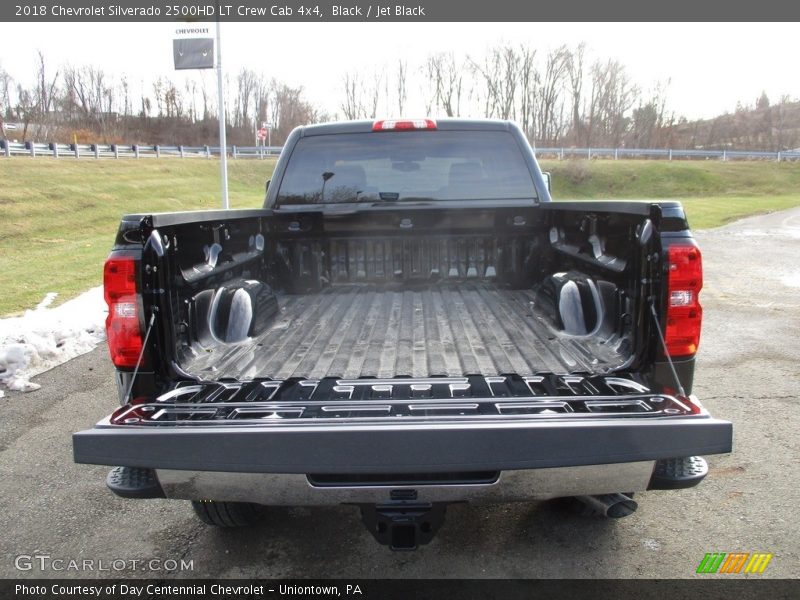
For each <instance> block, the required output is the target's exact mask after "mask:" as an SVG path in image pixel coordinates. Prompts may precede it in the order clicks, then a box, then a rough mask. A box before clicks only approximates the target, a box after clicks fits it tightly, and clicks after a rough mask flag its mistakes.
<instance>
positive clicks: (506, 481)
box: [156, 461, 655, 506]
mask: <svg viewBox="0 0 800 600" xmlns="http://www.w3.org/2000/svg"><path fill="white" fill-rule="evenodd" d="M654 464H655V463H654V462H652V461H642V462H634V463H623V464H613V465H590V466H582V467H561V468H552V469H523V470H517V471H502V472H500V473H498V474H497V478H496V479H495V480H493V481H487V482H483V483H473V484H465V483H451V484H428V483H402V484H391V485H390V484H381V485H347V484H342V485H325V486H317V485H314V484H312V483H311V481H310V480H309V478H308V477H307V476H305V475H297V474H288V473H220V472H213V471H176V470H158V471H157V472H156V473H157V477H158V480H159V482H160V484H161V490H163V495H161V496H159V497H166V498H175V499H183V500H216V501H226V502H254V503H256V504H264V505H279V506H324V505H336V504H387V503H393V502H397V501H398V500H408V501H411V502H415V503H422V504H433V503H440V502H441V503H449V502H472V503H479V502H517V501H530V500H548V499H550V498H560V497H565V496H584V495H586V496H589V495H596V494H611V493H616V492H620V491H624V492H638V491H643V490H645V489H647V488H648V486H649V482H650V481H651V477H652V473H653V466H654Z"/></svg>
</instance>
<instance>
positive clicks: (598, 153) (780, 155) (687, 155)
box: [534, 148, 800, 162]
mask: <svg viewBox="0 0 800 600" xmlns="http://www.w3.org/2000/svg"><path fill="white" fill-rule="evenodd" d="M534 150H535V151H536V155H537V156H540V157H541V156H551V157H555V158H559V159H564V158H588V159H592V158H611V159H614V160H619V159H622V158H647V159H661V160H673V159H674V160H685V159H692V158H702V159H716V160H774V161H778V162H780V161H782V160H799V159H800V151H798V150H785V151H781V152H765V151H761V150H674V149H669V148H534Z"/></svg>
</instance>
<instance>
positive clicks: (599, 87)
mask: <svg viewBox="0 0 800 600" xmlns="http://www.w3.org/2000/svg"><path fill="white" fill-rule="evenodd" d="M638 94H639V90H638V88H637V87H636V86H634V85H633V84H632V83H631V81H630V79H629V78H628V74H627V73H626V72H625V67H624V66H623V65H622V64H621V63H619V62H617V61H615V60H608V61H606V62H600V61H598V62H595V63H594V65H592V91H591V98H590V101H589V114H588V115H587V117H588V123H587V127H586V142H585V143H586V145H587V146H591V145H592V144H596V143H601V144H609V145H613V146H615V147H616V146H618V145H619V144H620V142H621V141H622V137H623V134H624V133H625V131H626V129H627V127H628V122H629V117H628V116H627V115H628V113H629V111H630V110H631V108H632V107H633V105H634V103H635V101H636V99H637V98H638Z"/></svg>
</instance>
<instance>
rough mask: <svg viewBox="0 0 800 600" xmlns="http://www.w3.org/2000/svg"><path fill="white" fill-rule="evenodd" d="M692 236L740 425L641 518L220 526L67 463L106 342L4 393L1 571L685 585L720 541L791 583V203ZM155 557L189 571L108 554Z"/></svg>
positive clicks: (707, 385)
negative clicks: (428, 540) (384, 540)
mask: <svg viewBox="0 0 800 600" xmlns="http://www.w3.org/2000/svg"><path fill="white" fill-rule="evenodd" d="M697 237H698V239H699V241H700V243H701V245H702V249H703V254H704V259H705V281H706V284H705V289H704V291H703V293H702V296H701V297H702V299H703V304H704V307H705V323H704V331H703V339H702V343H701V349H700V354H699V364H698V368H697V377H696V385H695V391H696V393H697V394H698V395H699V396H700V398H701V399H702V401H703V402H704V403H705V405H706V406H707V407H708V408H709V409H710V410H711V411H712V413H713V414H714V415H715V416H717V417H721V418H725V419H730V420H732V421H733V422H734V427H735V442H734V446H735V448H734V452H733V454H731V455H728V456H715V457H710V459H709V463H710V465H711V469H712V470H711V474H710V475H709V477H708V478H707V479H706V481H705V482H703V484H701V486H700V487H698V488H695V489H691V490H684V491H680V492H647V493H642V494H640V495H639V496H637V500H638V501H639V503H640V508H639V510H638V512H637V513H636V514H635V515H633V516H631V517H629V518H626V519H621V520H616V521H603V520H592V519H583V518H579V517H575V516H572V515H570V514H567V513H565V512H563V511H562V510H560V509H559V508H558V507H556V506H553V505H552V504H551V503H530V504H509V505H493V506H453V507H451V508H450V509H449V510H448V514H447V521H446V523H445V525H444V526H443V528H442V529H441V531H440V533H439V535H438V537H437V538H436V539H435V540H434V541H433V543H432V544H431V545H429V546H426V547H423V548H422V549H420V550H419V551H417V552H413V553H392V552H390V551H388V550H386V549H385V548H383V547H381V546H378V545H377V544H376V543H375V542H374V541H373V539H372V537H371V536H370V535H369V533H367V531H366V530H365V529H364V527H363V526H362V525H361V523H360V520H359V518H358V515H357V513H356V510H355V509H353V508H348V507H339V508H323V509H313V510H312V509H291V510H288V509H280V510H273V511H272V512H271V514H270V515H269V516H268V517H267V519H266V520H265V522H264V523H263V525H261V526H260V527H258V528H255V529H251V530H245V531H225V530H218V529H215V528H211V527H207V526H205V525H203V524H201V523H200V522H199V521H198V520H196V519H195V517H194V516H193V514H192V512H191V509H190V507H189V505H188V503H187V502H181V501H168V500H148V501H133V500H123V499H120V498H117V497H115V496H113V495H112V494H110V493H109V492H108V491H107V490H106V488H105V485H104V478H105V475H106V472H107V469H106V468H104V467H90V466H82V465H75V464H73V463H72V458H71V457H72V450H71V440H70V436H71V434H72V432H74V431H77V430H80V429H84V428H87V427H89V426H91V425H92V424H93V423H94V422H95V421H97V420H98V419H100V418H101V417H103V416H105V415H106V414H107V413H109V412H110V411H111V410H112V409H113V408H114V407H115V403H116V392H115V389H114V384H113V380H112V369H111V367H110V364H109V361H108V358H107V352H106V349H105V348H104V347H101V348H98V349H97V350H95V351H94V352H91V353H90V354H87V355H85V356H82V357H80V358H77V359H75V360H73V361H71V362H69V363H67V364H65V365H63V366H61V367H59V368H57V369H54V370H52V371H50V372H48V373H45V374H43V375H41V376H39V377H37V378H36V379H35V381H37V382H38V383H40V384H42V389H41V390H39V391H36V392H32V393H29V394H24V395H23V394H19V393H7V394H6V397H5V398H3V399H0V532H2V534H1V535H0V550H2V552H1V553H0V557H1V558H0V577H26V576H30V577H34V576H35V577H41V576H46V577H55V576H59V575H63V574H65V572H64V571H60V572H59V571H54V570H52V569H46V570H44V571H42V570H40V569H39V567H38V565H36V564H34V565H33V568H31V569H30V570H26V571H20V570H18V569H17V568H16V567H15V557H17V556H18V555H34V554H39V555H45V554H46V555H49V556H50V557H51V559H66V560H67V561H68V560H70V559H77V560H81V561H82V560H84V559H87V560H94V561H95V568H98V567H99V566H100V565H99V562H98V561H102V562H103V566H105V567H106V568H108V569H110V570H108V571H92V570H86V571H79V572H75V571H69V572H68V574H69V575H71V576H86V577H93V576H114V575H119V574H125V575H137V576H147V577H162V576H171V575H178V576H201V577H206V576H219V577H240V576H241V577H252V576H257V577H313V576H319V577H354V578H355V577H403V578H413V577H459V578H461V577H691V576H694V572H695V569H696V567H697V565H698V563H699V562H700V560H701V559H702V558H703V556H704V554H705V553H706V552H732V551H741V552H757V551H760V552H771V553H773V554H774V558H773V559H772V562H771V563H770V565H769V567H768V568H767V571H766V572H765V573H764V574H763V575H761V577H795V576H797V574H798V572H799V570H798V567H799V566H800V551H799V550H798V548H799V547H800V542H798V532H800V529H798V526H797V522H798V520H797V511H798V507H800V491H798V482H800V461H798V456H800V444H799V443H798V439H799V438H798V431H800V414H799V411H798V388H800V368H799V367H798V357H800V261H798V258H800V210H793V211H788V212H783V213H776V214H772V215H768V216H762V217H754V218H750V219H746V220H744V221H740V222H738V223H736V224H733V225H731V226H728V227H724V228H721V229H717V230H713V231H707V232H699V233H698V234H697ZM152 559H161V560H169V559H172V560H178V561H180V560H181V559H184V560H186V561H192V564H193V570H191V571H184V572H179V573H169V572H165V571H163V570H162V571H152V570H146V566H145V570H142V564H138V565H137V567H136V570H129V565H130V563H127V565H126V566H125V569H126V570H124V571H122V573H117V572H116V571H115V570H114V568H116V567H120V568H121V567H122V563H119V562H117V563H112V561H114V560H126V561H131V560H140V561H145V562H147V561H150V560H152ZM44 560H47V559H44ZM26 564H27V562H26V561H25V560H24V559H23V561H22V563H21V566H23V567H24V566H26ZM64 564H65V565H66V564H68V563H64ZM150 566H152V567H154V568H155V567H157V566H158V565H155V564H151V565H150Z"/></svg>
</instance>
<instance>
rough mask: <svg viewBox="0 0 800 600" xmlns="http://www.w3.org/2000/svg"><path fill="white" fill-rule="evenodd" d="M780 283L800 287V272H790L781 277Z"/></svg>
mask: <svg viewBox="0 0 800 600" xmlns="http://www.w3.org/2000/svg"><path fill="white" fill-rule="evenodd" d="M781 283H782V284H783V285H785V286H788V287H796V288H800V273H792V274H791V275H784V276H783V277H781Z"/></svg>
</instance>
